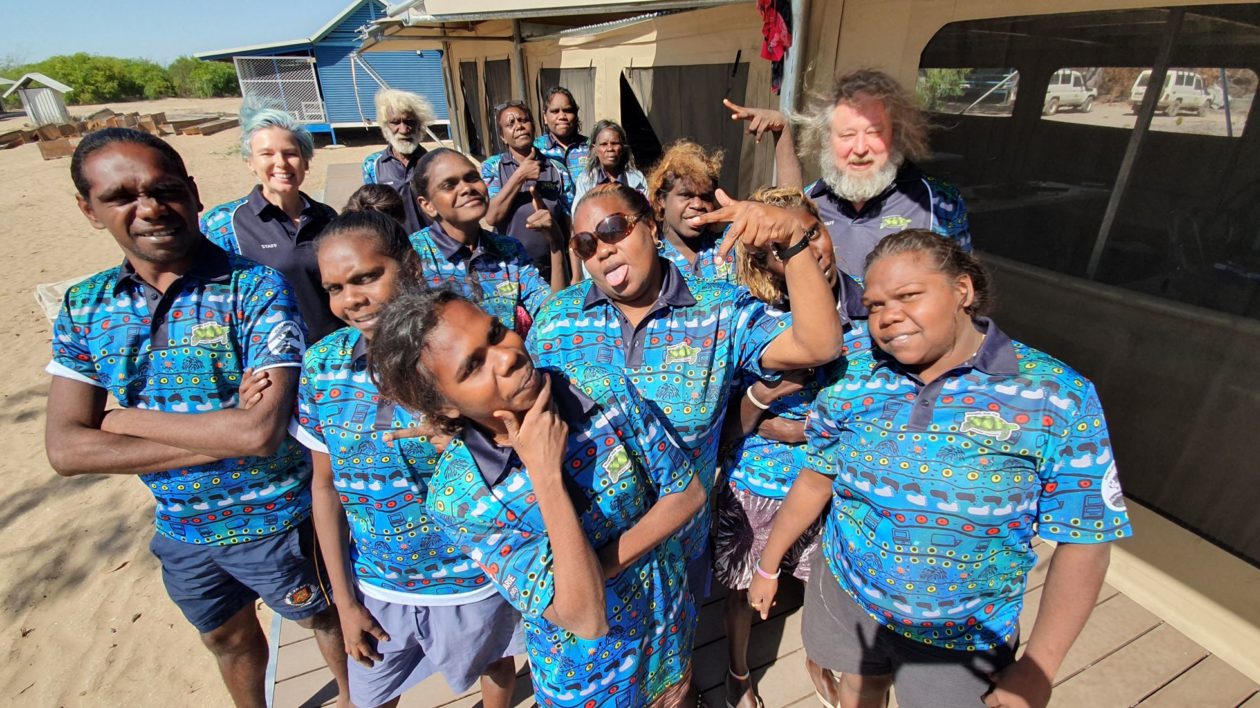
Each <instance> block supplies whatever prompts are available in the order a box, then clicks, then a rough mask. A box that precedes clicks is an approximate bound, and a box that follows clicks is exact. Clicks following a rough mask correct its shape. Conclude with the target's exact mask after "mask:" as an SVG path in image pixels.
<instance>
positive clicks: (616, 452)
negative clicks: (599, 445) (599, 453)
mask: <svg viewBox="0 0 1260 708" xmlns="http://www.w3.org/2000/svg"><path fill="white" fill-rule="evenodd" d="M629 471H630V454H629V453H627V452H626V448H624V447H622V446H621V445H618V446H617V447H616V448H614V449H613V450H612V452H610V453H609V454H608V459H606V460H604V472H606V473H608V483H609V484H616V483H617V481H618V480H620V479H621V476H622V475H624V474H625V473H627V472H629Z"/></svg>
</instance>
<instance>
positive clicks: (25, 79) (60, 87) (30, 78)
mask: <svg viewBox="0 0 1260 708" xmlns="http://www.w3.org/2000/svg"><path fill="white" fill-rule="evenodd" d="M31 82H36V83H41V84H43V85H45V86H47V87H48V88H50V89H54V90H56V91H60V92H61V93H70V92H71V91H73V90H74V89H72V88H70V87H69V86H66V85H65V84H63V83H61V82H60V81H57V80H56V79H50V78H49V77H47V76H45V75H43V74H41V73H39V72H38V71H32V72H31V73H29V74H23V75H22V78H20V79H18V80H17V81H14V82H13V85H12V86H10V87H9V90H8V91H5V92H4V97H5V98H8V97H9V94H11V93H13V92H14V91H17V90H18V89H20V88H22V87H24V86H26V85H27V84H29V83H31Z"/></svg>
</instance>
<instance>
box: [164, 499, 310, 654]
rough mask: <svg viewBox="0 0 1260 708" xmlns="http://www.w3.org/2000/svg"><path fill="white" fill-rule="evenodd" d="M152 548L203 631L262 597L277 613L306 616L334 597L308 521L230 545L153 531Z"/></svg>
mask: <svg viewBox="0 0 1260 708" xmlns="http://www.w3.org/2000/svg"><path fill="white" fill-rule="evenodd" d="M149 550H150V551H152V552H153V555H155V556H157V558H158V560H159V561H161V562H162V582H163V583H164V584H165V585H166V593H167V594H168V595H170V596H171V599H172V600H174V601H175V604H176V605H179V609H180V611H181V612H183V613H184V617H187V618H188V621H189V622H190V623H192V625H193V626H194V627H196V628H197V631H198V632H201V633H202V634H205V633H206V632H209V631H211V630H214V629H217V628H218V627H220V626H222V625H223V623H224V622H227V621H228V620H229V619H231V618H232V615H234V614H236V613H237V612H239V611H240V610H241V608H242V607H245V606H246V605H249V604H251V603H253V602H254V600H257V599H258V598H260V597H261V598H262V600H263V602H266V603H267V606H268V607H270V608H271V609H272V610H275V612H276V614H278V615H280V616H282V617H284V618H286V619H291V620H302V619H306V618H307V617H310V616H312V615H314V614H317V613H319V612H322V611H323V610H325V609H328V607H329V603H330V602H331V601H332V598H331V593H329V592H326V591H325V590H324V587H323V586H322V585H321V583H320V579H321V578H322V577H323V570H322V568H321V569H318V570H317V568H316V562H317V561H316V560H315V559H316V557H317V556H318V554H317V552H316V549H315V534H314V530H313V528H312V527H311V522H310V520H309V519H308V520H306V521H304V522H302V524H301V525H299V526H298V527H297V528H294V529H290V530H288V531H285V532H284V533H278V534H276V535H274V536H268V537H266V538H262V539H259V540H257V541H250V542H248V543H238V544H234V545H231V546H198V545H193V544H191V543H183V542H182V541H176V540H174V539H170V538H167V537H166V536H163V535H162V534H154V535H153V541H152V542H151V543H150V544H149Z"/></svg>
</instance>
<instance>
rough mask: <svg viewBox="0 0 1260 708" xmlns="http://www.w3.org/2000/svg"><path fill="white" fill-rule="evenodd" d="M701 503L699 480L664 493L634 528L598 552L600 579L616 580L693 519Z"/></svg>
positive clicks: (701, 486)
mask: <svg viewBox="0 0 1260 708" xmlns="http://www.w3.org/2000/svg"><path fill="white" fill-rule="evenodd" d="M704 502H705V494H704V485H702V484H701V483H700V478H699V477H694V476H693V477H692V478H691V483H690V484H688V485H687V488H686V489H684V490H683V491H681V492H678V493H676V494H666V495H665V496H663V497H661V498H660V499H658V500H657V501H656V503H655V504H653V505H652V508H651V509H648V512H647V513H646V514H644V515H643V517H642V518H640V519H639V520H638V521H637V522H635V524H634V526H631V527H630V528H629V529H628V530H627V531H626V532H625V533H623V534H621V536H619V537H618V538H617V539H615V540H614V541H612V542H611V543H609V544H608V545H607V546H604V547H603V548H601V549H599V556H600V560H601V561H602V563H603V566H604V576H605V577H607V578H613V577H616V575H617V574H618V573H620V572H621V571H623V570H625V569H626V568H628V567H630V566H631V565H633V564H634V562H635V561H637V560H639V559H640V558H642V557H643V554H645V553H647V552H648V551H650V550H652V549H653V548H656V547H657V546H658V545H660V544H661V542H662V541H664V540H665V539H667V538H669V537H670V536H672V535H673V534H674V533H675V532H676V531H678V529H680V528H682V527H683V525H684V524H686V523H687V520H688V519H690V518H691V517H693V516H695V515H696V512H698V511H700V507H702V506H704Z"/></svg>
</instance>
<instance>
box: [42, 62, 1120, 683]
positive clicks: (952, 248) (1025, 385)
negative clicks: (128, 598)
mask: <svg viewBox="0 0 1260 708" xmlns="http://www.w3.org/2000/svg"><path fill="white" fill-rule="evenodd" d="M376 106H377V120H378V124H379V126H380V129H381V131H382V134H383V135H384V137H385V140H386V142H387V147H386V149H384V150H382V151H380V152H378V153H375V154H373V155H371V156H369V157H368V158H367V159H366V160H365V161H364V164H363V178H364V186H363V187H362V188H361V189H360V190H359V191H358V192H356V193H355V194H354V196H353V197H352V198H351V199H350V202H349V203H348V204H347V205H346V206H345V208H344V209H343V210H342V211H341V213H340V214H338V213H337V212H336V210H334V209H333V208H331V207H329V206H327V205H324V204H320V203H319V202H317V201H315V200H313V199H312V198H310V197H309V196H307V195H306V194H304V193H303V192H302V191H301V185H302V183H303V180H304V178H305V175H306V173H307V170H308V169H309V166H310V162H311V160H312V158H313V156H314V143H313V141H312V139H311V136H310V134H309V132H307V131H306V129H305V128H303V127H302V126H301V125H300V124H299V123H297V122H296V121H294V120H293V119H292V118H291V117H290V116H289V115H288V114H286V113H284V112H281V111H275V110H267V109H261V110H257V109H255V108H253V107H247V108H246V109H245V110H244V111H243V114H242V138H241V154H242V156H243V157H244V159H245V162H246V165H247V166H248V168H249V170H250V171H251V172H252V173H253V175H254V176H255V177H256V179H257V180H258V185H257V186H256V187H255V188H254V189H253V191H251V192H250V193H249V195H247V196H246V197H244V198H242V199H238V200H235V201H233V202H230V203H227V204H224V205H221V206H218V207H214V208H212V209H210V210H208V211H206V212H205V214H204V216H203V217H202V218H201V219H200V221H198V214H199V213H200V212H201V211H202V204H201V202H200V200H199V197H198V191H197V185H196V182H195V181H194V180H193V178H192V177H191V176H189V175H188V173H187V170H186V168H185V165H184V163H183V161H182V159H181V158H180V156H179V155H178V153H177V152H176V151H175V150H174V149H172V148H171V147H170V146H169V145H168V144H167V143H165V142H164V141H162V140H161V139H160V138H156V137H153V136H150V135H148V134H145V133H141V132H137V131H133V130H127V129H117V128H115V129H106V130H102V131H98V132H95V133H92V134H90V135H88V136H86V137H85V138H84V139H83V141H82V142H81V143H80V144H79V146H78V148H77V149H76V151H75V154H74V156H73V158H72V161H71V177H72V179H73V182H74V185H75V188H76V190H77V192H78V202H79V206H80V209H81V210H82V212H83V214H84V215H85V216H86V217H87V219H88V221H89V223H90V224H91V225H92V226H93V227H95V228H98V229H104V230H108V231H109V232H110V233H111V235H112V236H113V237H114V238H115V240H116V241H117V242H118V244H119V246H120V247H121V249H122V251H123V253H124V260H123V263H122V264H121V265H120V266H118V267H115V268H111V269H109V270H106V271H103V272H101V273H98V274H96V275H94V276H92V277H90V278H88V279H87V280H85V281H83V282H81V283H78V284H77V285H74V286H72V287H71V288H70V289H69V290H68V291H67V292H66V295H65V302H64V305H63V308H62V311H61V313H60V315H59V317H58V319H57V321H56V323H55V325H54V330H53V340H52V361H51V363H50V364H49V366H48V371H49V373H50V374H52V385H51V387H50V390H49V398H48V429H47V451H48V457H49V460H50V462H51V463H52V466H53V467H54V468H55V469H56V470H57V472H59V473H60V474H63V475H78V474H137V475H140V477H141V479H142V480H143V481H144V482H145V484H146V485H148V486H149V488H150V490H151V491H152V492H153V495H154V497H155V500H156V533H155V535H154V538H153V542H152V545H151V548H152V550H153V553H154V554H155V555H156V556H157V558H158V559H159V560H160V562H161V565H162V573H163V580H164V582H165V585H166V588H167V591H168V593H169V594H170V596H171V598H172V600H174V601H175V602H176V604H177V605H178V606H179V607H180V609H181V611H182V612H183V613H184V615H185V616H186V617H187V618H188V620H189V622H190V623H191V624H192V625H193V626H194V627H196V628H197V630H198V631H199V632H200V633H201V637H202V639H203V641H204V643H205V644H206V646H207V647H208V648H209V649H210V650H211V652H212V653H213V654H214V656H215V657H216V659H217V661H218V665H219V668H220V671H221V674H222V676H223V679H224V682H225V684H226V685H227V688H228V690H229V692H230V693H231V695H232V698H233V700H234V701H235V702H236V703H237V705H240V706H261V705H263V703H264V670H265V667H266V664H267V652H268V650H267V645H266V642H265V638H264V634H263V632H262V628H261V626H260V625H259V622H258V619H257V617H256V614H255V610H254V602H255V601H256V600H257V599H262V600H263V601H264V602H266V603H267V604H268V605H269V606H270V607H272V608H273V609H274V610H275V611H276V612H277V613H279V614H281V615H283V616H284V617H286V618H289V619H292V620H295V621H297V622H299V623H301V624H302V625H303V626H307V627H310V628H312V629H313V630H314V632H315V637H316V640H317V642H318V645H319V647H320V649H321V651H322V653H323V655H324V657H325V659H326V660H327V662H328V665H329V667H330V668H331V669H332V671H333V674H334V676H335V677H336V681H337V685H338V689H339V703H340V704H342V705H349V704H350V702H351V701H352V702H353V704H354V705H359V706H389V705H395V704H396V703H397V702H398V700H399V698H400V697H401V695H402V694H403V693H404V692H405V691H406V690H407V689H409V688H411V687H412V686H415V685H416V684H417V683H419V682H420V681H422V680H424V679H425V678H427V677H429V676H431V675H433V674H435V673H441V674H442V675H443V677H444V678H445V680H446V682H447V683H448V685H449V686H450V687H451V688H452V689H453V690H455V691H464V690H467V689H468V688H470V687H471V686H472V685H474V684H476V683H479V684H480V689H481V692H482V700H483V704H484V705H486V706H506V705H509V702H510V698H511V696H512V693H513V690H514V681H515V675H516V666H515V663H514V659H513V657H514V656H516V655H518V654H525V655H526V656H527V657H528V661H529V670H530V676H531V680H532V684H533V690H534V693H535V695H536V697H537V699H538V702H539V704H540V705H544V706H556V707H564V706H574V707H576V706H694V705H696V704H697V702H698V700H699V699H698V696H697V693H696V690H695V688H694V687H693V685H692V680H691V674H692V668H693V667H692V649H693V641H694V637H695V629H696V625H697V622H698V617H699V613H698V607H699V603H700V602H701V601H702V600H703V599H704V598H705V597H707V596H709V595H710V594H711V592H712V590H713V584H714V583H720V584H721V585H723V586H725V587H726V588H727V589H728V593H727V600H726V609H725V626H726V636H727V639H728V648H729V670H728V672H727V678H726V693H725V696H726V697H725V703H726V705H727V706H728V707H730V708H756V707H757V706H761V705H764V702H763V699H762V697H761V696H760V694H759V691H758V689H757V686H756V684H755V682H754V680H753V677H752V673H751V671H750V666H749V661H748V646H749V636H750V630H751V626H752V624H753V622H754V618H755V616H760V617H761V618H763V619H765V618H767V617H768V616H769V613H770V611H771V609H772V607H773V605H774V603H775V596H776V593H777V588H778V583H779V579H780V577H781V574H782V573H784V572H787V573H788V574H790V575H793V576H796V577H797V578H799V579H800V580H802V581H805V582H806V583H807V585H806V589H805V597H806V600H805V609H804V621H803V623H802V627H803V630H802V634H803V637H802V638H803V641H804V644H805V650H806V652H805V653H806V656H807V660H806V667H805V668H806V671H807V672H808V676H809V678H810V680H811V681H812V683H813V685H814V686H815V688H816V690H817V693H818V698H819V700H820V701H821V702H822V703H823V704H824V705H828V706H844V707H845V708H854V707H858V706H863V707H864V706H883V705H885V703H886V701H887V697H888V694H889V689H890V687H891V686H892V685H893V684H894V683H895V684H896V689H897V699H898V702H899V703H900V704H901V705H905V706H953V705H959V706H964V705H979V704H981V703H983V704H987V705H990V706H1024V705H1034V706H1044V705H1045V704H1046V702H1047V701H1048V699H1049V694H1050V686H1051V684H1052V681H1053V678H1054V675H1055V672H1056V671H1057V669H1058V666H1059V663H1060V662H1061V661H1062V660H1063V658H1064V655H1065V654H1066V652H1067V650H1068V648H1069V647H1070V646H1071V644H1072V642H1073V641H1074V640H1075V637H1076V635H1077V634H1078V633H1079V631H1080V629H1081V627H1082V626H1083V625H1084V623H1085V621H1086V619H1087V618H1088V616H1089V613H1090V610H1091V608H1092V606H1093V603H1094V599H1095V597H1096V595H1097V592H1098V590H1099V588H1100V586H1101V583H1102V579H1103V575H1104V573H1105V570H1106V567H1107V559H1108V546H1107V542H1109V541H1112V540H1116V539H1118V538H1122V537H1124V536H1126V535H1128V534H1129V533H1130V530H1129V526H1128V520H1127V516H1126V514H1125V509H1124V500H1123V495H1122V494H1121V491H1120V486H1119V482H1118V479H1117V477H1116V468H1115V464H1114V461H1113V460H1112V458H1111V449H1110V444H1109V441H1108V436H1107V430H1106V425H1105V422H1104V420H1103V415H1102V409H1101V406H1100V404H1099V401H1098V398H1097V395H1096V394H1095V392H1094V389H1093V387H1092V385H1091V384H1090V383H1089V382H1088V381H1087V380H1086V379H1085V378H1083V377H1082V376H1080V375H1079V374H1078V373H1076V372H1075V371H1073V370H1072V369H1071V368H1070V367H1068V366H1067V365H1066V364H1064V363H1062V362H1060V361H1058V360H1056V359H1054V358H1052V357H1051V356H1049V355H1047V354H1044V353H1042V352H1040V351H1037V350H1036V349H1033V348H1031V347H1029V346H1027V345H1025V344H1022V343H1020V342H1016V341H1013V340H1011V339H1010V338H1009V337H1007V336H1006V335H1005V334H1003V332H1002V331H1001V330H1000V329H999V328H998V326H997V325H996V324H995V323H994V322H993V320H991V319H989V318H988V314H989V310H990V306H991V304H992V292H991V285H990V281H989V278H988V277H987V275H986V273H985V271H984V269H983V267H982V266H981V265H980V263H979V262H978V261H977V259H976V258H975V257H974V256H973V255H972V254H971V253H970V243H969V234H968V226H967V218H966V211H965V207H964V205H963V202H962V199H961V197H960V196H959V195H958V192H957V190H955V189H953V188H952V187H951V186H950V185H948V184H946V183H944V182H941V181H939V180H936V179H934V178H932V177H929V176H927V175H925V174H923V173H922V172H921V171H919V170H918V168H917V167H915V166H914V164H913V162H912V160H913V159H915V158H918V157H922V156H923V155H925V154H926V150H927V137H926V125H925V122H924V120H923V117H922V116H921V114H919V112H918V111H917V110H916V109H915V107H914V105H913V102H912V100H911V99H910V97H909V96H908V95H907V93H906V91H905V90H904V89H903V88H902V87H901V86H899V85H898V84H897V83H896V81H894V80H893V79H892V78H891V77H889V76H887V75H886V74H883V73H881V72H878V71H873V70H861V71H857V72H853V73H850V74H847V75H845V76H842V77H840V78H838V79H837V80H836V81H835V83H834V85H833V86H832V89H831V92H830V93H829V95H827V96H825V97H824V98H823V100H821V101H820V102H819V103H818V105H816V106H815V107H813V108H812V109H811V110H810V111H809V112H807V113H806V114H805V115H802V116H792V117H785V116H783V115H782V114H780V113H778V112H776V111H771V110H766V109H750V108H745V107H742V106H737V105H735V104H731V103H728V104H727V106H728V108H729V109H730V110H731V111H732V113H731V117H732V119H734V120H738V121H743V122H745V124H746V126H747V129H748V131H749V133H751V134H753V135H754V136H755V137H756V138H757V139H758V140H760V139H761V138H762V136H763V135H764V134H771V135H773V136H774V139H775V141H776V155H777V156H778V157H779V159H778V168H777V173H776V183H777V184H776V185H775V186H771V187H765V188H762V189H760V190H758V191H757V192H755V193H754V194H752V195H749V196H748V198H747V199H746V200H744V201H738V200H735V199H733V198H732V197H731V196H729V195H728V193H727V192H726V191H723V189H722V185H720V184H719V173H720V168H721V160H722V155H721V153H720V152H719V151H714V150H710V149H707V148H705V147H704V146H701V145H697V144H695V143H694V142H689V141H680V142H678V143H675V144H673V145H671V146H670V147H669V148H668V149H667V150H665V152H664V154H663V156H662V157H661V159H660V160H659V161H658V162H657V163H656V164H655V165H654V166H653V167H652V168H651V169H649V170H648V171H647V174H646V175H645V174H644V173H642V172H640V171H639V170H638V169H637V168H636V167H635V163H634V160H633V158H632V156H631V155H630V148H629V145H628V144H627V136H626V132H625V130H623V129H622V128H621V127H620V126H619V125H617V124H616V123H615V122H612V121H606V120H601V121H599V122H598V123H596V124H595V126H594V128H593V130H592V131H591V134H590V136H589V137H587V136H584V135H582V133H581V132H580V130H581V122H580V120H579V117H578V116H579V107H578V105H577V103H576V102H575V100H574V98H573V96H572V94H571V93H570V92H569V91H568V90H566V89H564V88H559V87H557V88H554V89H551V90H550V91H548V92H547V93H546V94H545V96H544V97H543V101H542V107H543V115H544V120H545V132H544V133H543V134H542V135H537V134H536V131H535V127H534V118H533V114H532V111H531V110H530V108H529V106H528V105H527V104H525V103H524V102H520V101H509V102H507V103H505V104H502V105H500V106H496V107H495V111H494V117H495V120H496V123H497V126H498V129H499V135H500V138H501V139H502V142H503V144H504V145H505V146H506V150H505V151H504V152H503V153H501V154H498V155H494V156H491V157H490V158H489V159H487V160H485V161H484V162H482V163H481V164H480V166H479V165H478V164H477V163H475V162H474V161H473V160H472V159H470V158H469V157H468V156H466V155H463V154H461V153H459V152H457V151H455V150H451V149H448V148H435V149H431V150H429V149H426V148H424V147H422V145H421V142H422V140H421V135H422V134H423V133H424V130H425V126H426V124H427V123H428V122H429V121H431V120H432V113H431V110H430V109H429V107H428V105H427V103H426V102H425V101H424V99H423V98H421V97H419V96H416V95H414V94H409V93H406V92H401V91H395V90H389V89H386V90H383V91H381V92H380V93H379V94H378V96H377V100H376ZM798 146H799V148H800V150H801V154H802V155H811V156H815V157H816V158H817V164H816V165H812V167H816V168H817V170H818V172H819V173H820V174H821V175H822V178H821V179H819V180H818V181H817V182H815V183H813V184H811V185H804V184H802V179H801V175H802V173H803V169H802V165H801V164H800V162H799V161H798V158H797V156H796V150H797V148H798ZM308 343H309V344H308ZM111 394H112V395H113V397H114V398H115V399H116V400H117V402H118V404H119V407H118V408H114V409H109V410H107V409H106V399H107V396H108V395H111ZM1036 535H1040V536H1041V537H1042V538H1044V539H1047V540H1051V541H1054V542H1056V543H1057V546H1056V548H1055V550H1054V553H1053V559H1052V562H1051V564H1050V569H1049V573H1048V576H1047V579H1046V584H1045V590H1044V592H1043V593H1042V600H1041V611H1040V613H1039V615H1038V619H1037V622H1036V624H1035V625H1034V627H1032V628H1031V631H1030V632H1028V634H1027V638H1026V640H1025V641H1024V642H1023V643H1024V645H1025V651H1024V652H1023V654H1022V655H1018V656H1017V654H1016V649H1017V647H1018V646H1019V644H1020V642H1021V637H1022V634H1021V630H1022V629H1023V628H1021V627H1020V626H1019V622H1018V618H1019V613H1020V610H1021V607H1022V594H1023V590H1024V587H1025V584H1026V577H1027V574H1028V572H1029V571H1030V570H1031V569H1032V567H1033V566H1034V565H1035V563H1036V559H1037V555H1036V554H1035V553H1034V552H1033V551H1032V550H1031V542H1032V540H1033V538H1034V536H1036Z"/></svg>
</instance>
